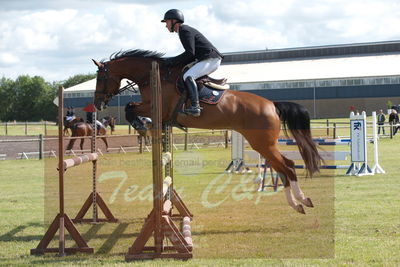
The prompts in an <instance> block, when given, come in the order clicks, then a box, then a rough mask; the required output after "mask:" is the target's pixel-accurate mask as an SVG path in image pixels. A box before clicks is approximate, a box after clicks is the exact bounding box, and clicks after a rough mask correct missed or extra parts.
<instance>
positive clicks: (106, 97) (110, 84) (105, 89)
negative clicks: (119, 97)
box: [92, 59, 122, 110]
mask: <svg viewBox="0 0 400 267" xmlns="http://www.w3.org/2000/svg"><path fill="white" fill-rule="evenodd" d="M92 60H93V62H94V64H95V65H96V66H97V67H98V70H97V81H96V91H95V93H94V105H95V106H96V108H97V109H98V110H102V109H103V108H105V107H107V104H108V102H109V101H110V100H111V98H112V97H113V96H115V95H116V94H118V92H119V88H120V85H121V79H122V78H121V77H120V76H119V75H116V74H113V73H111V72H110V71H109V70H108V68H107V63H101V62H97V61H96V60H94V59H92Z"/></svg>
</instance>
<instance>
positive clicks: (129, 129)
mask: <svg viewBox="0 0 400 267" xmlns="http://www.w3.org/2000/svg"><path fill="white" fill-rule="evenodd" d="M128 134H131V124H128Z"/></svg>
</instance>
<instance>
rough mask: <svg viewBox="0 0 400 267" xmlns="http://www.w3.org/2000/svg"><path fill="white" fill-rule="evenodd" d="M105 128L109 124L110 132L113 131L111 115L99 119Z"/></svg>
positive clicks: (113, 123) (113, 124)
mask: <svg viewBox="0 0 400 267" xmlns="http://www.w3.org/2000/svg"><path fill="white" fill-rule="evenodd" d="M100 122H101V123H102V124H103V125H104V127H105V128H107V127H108V126H110V129H111V134H112V133H113V132H114V131H115V118H114V117H113V116H105V117H104V118H102V119H101V120H100Z"/></svg>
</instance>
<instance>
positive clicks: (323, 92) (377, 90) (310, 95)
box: [247, 84, 400, 118]
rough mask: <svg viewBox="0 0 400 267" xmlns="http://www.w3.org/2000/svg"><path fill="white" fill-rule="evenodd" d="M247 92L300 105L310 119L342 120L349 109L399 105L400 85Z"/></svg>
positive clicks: (375, 108) (370, 110)
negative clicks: (338, 118)
mask: <svg viewBox="0 0 400 267" xmlns="http://www.w3.org/2000/svg"><path fill="white" fill-rule="evenodd" d="M247 91H248V92H251V93H254V94H257V95H260V96H262V97H265V98H267V99H269V100H271V101H292V102H297V103H299V104H302V105H304V106H305V107H306V109H307V110H308V111H309V113H310V116H311V117H312V118H335V117H346V116H347V115H348V114H349V108H350V106H353V107H355V109H357V110H359V111H363V110H365V111H366V112H367V113H370V112H372V111H377V110H379V109H383V110H386V108H387V102H388V101H389V100H390V101H391V102H392V103H393V104H395V105H397V104H399V103H400V84H387V85H369V86H345V87H322V88H318V87H316V88H310V87H308V88H291V89H270V90H247ZM314 96H315V97H314Z"/></svg>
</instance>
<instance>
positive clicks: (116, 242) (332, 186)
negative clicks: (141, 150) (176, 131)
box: [0, 136, 400, 266]
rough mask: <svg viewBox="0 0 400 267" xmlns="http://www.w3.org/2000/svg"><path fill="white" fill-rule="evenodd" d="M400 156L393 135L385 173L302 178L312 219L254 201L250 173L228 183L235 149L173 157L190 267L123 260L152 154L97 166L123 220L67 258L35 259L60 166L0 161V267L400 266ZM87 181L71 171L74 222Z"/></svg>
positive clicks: (144, 208)
mask: <svg viewBox="0 0 400 267" xmlns="http://www.w3.org/2000/svg"><path fill="white" fill-rule="evenodd" d="M368 146H369V148H371V145H370V144H369V145H368ZM399 147H400V139H398V138H397V136H395V138H394V139H382V140H380V142H379V150H380V163H381V165H382V167H383V168H384V169H385V171H386V174H379V175H375V176H364V177H348V176H343V175H342V174H343V172H344V170H340V171H338V173H336V174H334V173H332V172H326V171H324V172H322V173H321V175H319V176H318V175H317V177H315V178H313V179H312V180H310V179H304V178H300V184H301V186H302V188H303V190H304V192H305V194H306V195H308V196H310V197H311V198H312V199H313V201H314V204H315V206H316V207H315V208H314V209H307V215H301V214H297V213H295V212H294V211H293V210H291V208H289V207H288V205H287V204H286V200H285V197H284V194H283V192H277V193H273V192H270V191H268V192H266V193H256V192H254V189H255V185H254V184H253V183H252V179H253V178H254V174H248V175H225V174H222V171H223V169H224V168H225V167H226V165H227V163H228V162H229V157H230V151H229V150H225V149H222V148H218V149H211V148H210V149H205V150H201V151H198V150H196V151H189V152H177V153H175V155H174V157H175V160H174V162H175V188H176V189H177V190H178V192H179V193H180V194H181V196H182V197H183V199H184V201H185V203H186V204H187V205H188V207H189V208H190V210H191V211H192V212H193V213H194V215H195V217H194V221H193V223H192V232H193V240H194V259H192V260H189V261H187V262H181V261H161V260H156V261H146V262H134V263H125V261H124V254H125V253H126V251H127V248H128V247H129V246H130V245H131V244H132V242H133V241H134V240H135V237H136V235H137V233H138V231H139V230H140V228H141V226H142V223H143V219H144V218H145V217H146V216H147V214H148V213H149V212H150V209H151V184H150V183H151V176H150V173H151V171H150V167H151V160H150V155H149V154H144V155H139V154H135V153H130V154H127V155H106V156H104V157H103V158H102V159H101V160H100V161H99V166H98V174H99V175H98V177H99V178H98V179H99V182H98V190H99V192H100V194H101V195H102V197H103V198H104V199H105V200H106V202H107V203H108V205H109V207H110V209H111V210H112V211H113V212H114V215H115V216H116V217H118V218H119V219H120V220H121V221H120V222H119V223H117V224H105V223H103V224H97V225H90V224H82V225H78V229H79V231H80V232H81V233H82V234H83V236H84V238H85V239H86V240H88V243H89V245H90V246H92V247H94V249H95V254H94V255H83V254H78V255H72V256H68V257H65V258H59V257H58V256H56V255H54V254H53V255H52V254H49V255H46V256H30V255H29V250H30V249H31V248H35V247H36V246H37V244H38V243H39V241H40V239H41V238H42V236H43V234H44V231H45V230H46V229H47V225H48V222H49V221H51V220H52V219H53V218H54V216H55V212H56V210H57V205H58V204H57V202H56V200H57V190H56V188H57V173H56V170H55V166H56V165H55V164H56V161H55V160H54V159H46V160H44V161H37V160H20V161H1V162H0V192H1V195H0V214H1V216H0V248H1V249H0V265H33V264H40V265H48V266H56V265H57V266H59V265H69V266H70V265H90V266H92V265H110V266H116V265H118V266H120V265H121V266H122V265H128V264H129V265H134V266H345V265H353V266H399V265H400V254H399V251H400V194H399V189H400V183H399V182H400V180H399V178H398V174H399V172H400V165H399V164H398V161H399V159H398V155H399V153H398V149H399ZM370 150H371V149H370ZM371 156H372V155H370V157H369V158H370V159H371V158H372V157H371ZM90 173H91V168H90V164H86V165H82V166H79V167H77V168H73V169H71V170H69V171H68V172H67V176H66V203H67V204H66V212H67V214H69V215H70V216H71V217H73V216H74V215H75V213H76V212H77V210H78V209H79V208H80V206H81V205H82V203H83V201H84V200H85V199H86V197H87V196H88V194H89V192H90V186H91V181H90V178H88V177H90ZM68 244H69V245H72V244H73V243H72V242H69V243H68ZM52 246H57V242H56V240H55V241H54V243H53V244H52Z"/></svg>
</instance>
